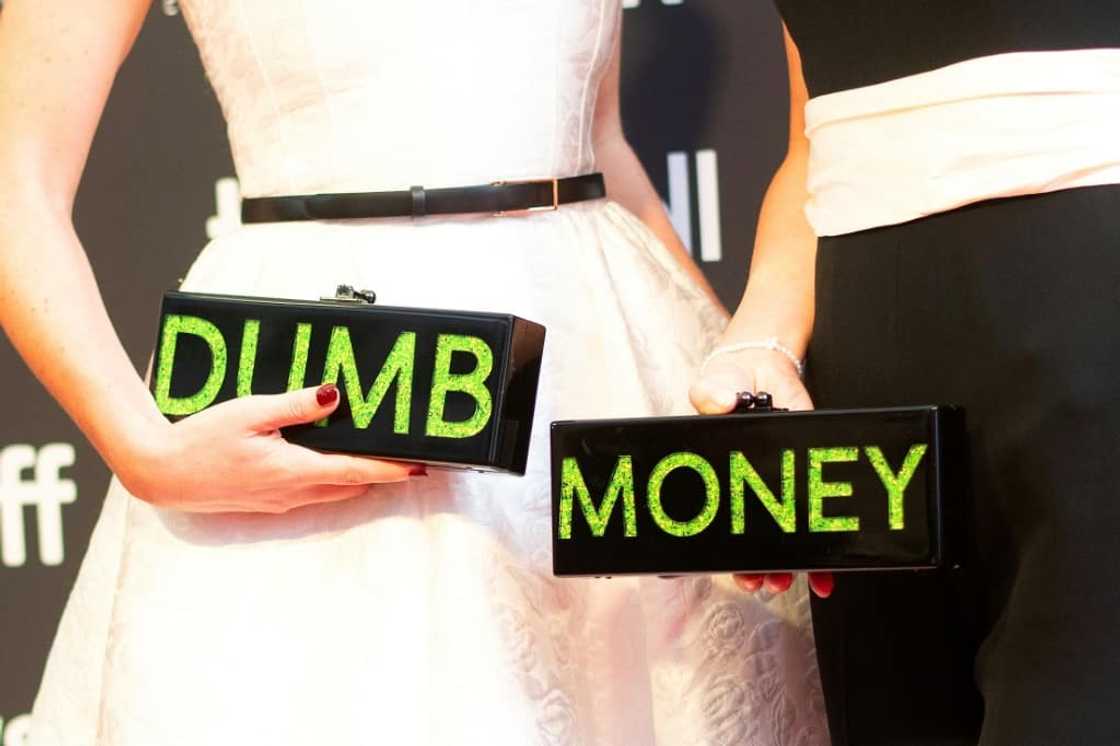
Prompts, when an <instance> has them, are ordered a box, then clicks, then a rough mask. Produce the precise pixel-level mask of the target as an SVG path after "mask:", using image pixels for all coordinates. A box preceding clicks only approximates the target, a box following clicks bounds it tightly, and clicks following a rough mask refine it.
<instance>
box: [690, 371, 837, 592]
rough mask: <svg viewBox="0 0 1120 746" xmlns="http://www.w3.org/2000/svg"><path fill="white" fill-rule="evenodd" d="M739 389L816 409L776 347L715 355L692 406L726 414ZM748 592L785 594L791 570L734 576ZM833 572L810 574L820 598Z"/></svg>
mask: <svg viewBox="0 0 1120 746" xmlns="http://www.w3.org/2000/svg"><path fill="white" fill-rule="evenodd" d="M740 391H750V392H752V393H753V392H759V391H766V392H769V393H770V394H771V395H772V396H773V397H774V406H775V407H781V408H784V409H791V410H808V409H812V408H813V400H812V399H811V398H809V392H808V391H806V390H805V386H804V384H802V383H801V377H800V376H799V375H798V373H797V368H796V367H794V364H793V362H792V361H791V360H789V359H788V358H787V357H786V356H785V355H783V354H782V353H780V352H776V351H774V350H765V349H759V350H741V351H739V352H728V353H724V354H720V355H716V356H715V357H713V358H712V359H711V360H709V361H708V363H707V364H706V365H705V366H704V367H703V368H702V369H701V371H700V375H699V377H698V378H697V379H696V381H695V382H694V383H693V384H692V388H691V389H690V390H689V392H688V396H689V399H690V400H691V401H692V406H693V407H695V408H696V411H698V412H700V413H701V414H726V413H728V412H730V411H731V410H732V409H734V408H735V404H736V400H737V396H736V395H737V394H738V393H739V392H740ZM735 583H736V585H738V586H739V587H740V588H742V589H743V590H745V591H750V592H752V593H753V592H754V591H757V590H759V589H761V588H766V590H768V591H770V592H771V593H784V592H785V591H787V590H789V588H790V586H791V585H792V584H793V575H792V574H791V573H770V574H768V575H745V574H740V575H736V576H735ZM833 585H834V581H833V577H832V573H828V572H811V573H809V587H810V588H812V589H813V592H814V593H816V594H817V595H818V596H820V597H821V598H827V597H828V596H829V594H831V593H832V588H833Z"/></svg>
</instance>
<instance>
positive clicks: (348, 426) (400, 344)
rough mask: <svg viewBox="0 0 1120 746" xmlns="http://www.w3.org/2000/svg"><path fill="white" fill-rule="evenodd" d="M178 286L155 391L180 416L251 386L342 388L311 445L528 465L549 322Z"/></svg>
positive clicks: (165, 408)
mask: <svg viewBox="0 0 1120 746" xmlns="http://www.w3.org/2000/svg"><path fill="white" fill-rule="evenodd" d="M373 300H374V298H373V294H372V293H369V292H368V291H357V292H356V291H354V290H353V289H352V288H350V287H348V286H340V287H339V289H338V292H337V294H336V296H335V297H334V298H329V299H323V300H321V301H298V300H281V299H273V298H251V297H240V296H228V295H208V294H202V293H184V292H168V293H166V294H165V295H164V298H163V308H162V312H161V314H160V329H159V336H158V339H157V342H156V350H155V363H154V371H153V375H152V383H151V390H152V393H153V395H154V396H155V400H156V404H157V406H158V407H159V410H160V411H161V412H162V413H163V414H164V415H166V416H167V417H169V418H171V419H175V418H180V417H185V416H187V415H190V414H193V413H195V412H198V411H201V410H203V409H205V408H207V407H209V406H211V405H213V404H216V403H218V402H222V401H226V400H228V399H232V398H234V397H238V396H246V395H249V394H274V393H281V392H284V391H290V390H294V389H299V388H303V387H305V386H314V385H318V384H320V383H327V382H334V383H337V385H338V387H339V389H340V391H341V394H342V401H341V404H340V405H339V408H338V409H337V410H336V411H335V413H334V414H332V415H331V416H330V417H329V418H327V419H326V420H323V421H320V422H316V423H314V424H312V425H300V426H296V427H291V428H285V429H284V437H285V438H287V439H288V440H290V441H292V442H293V443H298V444H301V445H304V446H308V447H311V448H316V449H321V450H329V451H345V452H349V453H361V454H369V455H376V456H381V457H384V458H391V459H400V460H408V461H421V462H425V463H429V464H437V465H446V466H456V467H462V468H469V469H475V470H480V471H502V472H512V473H515V474H523V473H524V471H525V461H526V457H527V454H528V450H529V434H530V431H531V429H532V425H533V408H534V404H535V401H536V393H537V382H538V378H539V374H540V364H541V354H542V351H543V347H544V336H545V330H544V327H543V326H541V325H540V324H536V323H533V322H531V321H526V320H525V319H522V318H518V317H516V316H512V315H508V314H495V313H482V312H470V311H445V310H434V309H420V308H400V307H389V306H380V305H377V304H375V303H373V302H372V301H373Z"/></svg>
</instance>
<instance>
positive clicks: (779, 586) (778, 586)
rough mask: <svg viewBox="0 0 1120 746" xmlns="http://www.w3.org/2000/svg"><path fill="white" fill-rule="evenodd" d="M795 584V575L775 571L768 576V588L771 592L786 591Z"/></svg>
mask: <svg viewBox="0 0 1120 746" xmlns="http://www.w3.org/2000/svg"><path fill="white" fill-rule="evenodd" d="M792 585H793V576H792V575H787V574H785V573H775V574H773V575H768V576H767V577H766V590H768V591H770V592H771V593H785V592H786V591H788V590H789V589H790V586H792Z"/></svg>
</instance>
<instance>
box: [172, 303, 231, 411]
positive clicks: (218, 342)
mask: <svg viewBox="0 0 1120 746" xmlns="http://www.w3.org/2000/svg"><path fill="white" fill-rule="evenodd" d="M180 334H193V335H195V336H196V337H200V338H201V339H202V340H203V341H204V342H206V344H207V346H209V348H210V355H211V358H212V360H213V364H212V365H211V367H210V375H208V376H207V378H206V382H205V383H204V384H202V388H200V389H199V390H198V391H197V392H196V393H195V394H193V395H191V396H183V397H173V396H171V367H172V365H173V364H174V362H175V346H176V343H177V341H178V338H179V335H180ZM226 357H227V353H226V340H225V338H223V337H222V333H221V331H219V329H218V327H216V326H215V325H214V324H212V323H210V322H209V321H206V320H205V319H200V318H198V317H197V316H183V315H179V314H169V315H167V316H166V317H165V318H164V320H163V332H162V334H161V338H160V346H159V360H157V361H156V384H155V399H156V406H157V407H158V408H159V411H160V412H162V413H163V414H168V415H189V414H194V413H195V412H199V411H201V410H203V409H205V408H206V407H208V406H210V405H211V404H212V403H213V402H214V400H215V399H216V398H217V397H218V392H219V391H220V390H221V388H222V382H223V381H224V380H225V377H226Z"/></svg>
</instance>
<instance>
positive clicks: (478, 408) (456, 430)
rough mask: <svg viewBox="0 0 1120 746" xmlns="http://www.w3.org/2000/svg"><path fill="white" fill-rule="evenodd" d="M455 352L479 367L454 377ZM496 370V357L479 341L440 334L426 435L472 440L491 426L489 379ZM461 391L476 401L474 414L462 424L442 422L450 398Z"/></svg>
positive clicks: (487, 346)
mask: <svg viewBox="0 0 1120 746" xmlns="http://www.w3.org/2000/svg"><path fill="white" fill-rule="evenodd" d="M456 352H469V353H470V354H471V355H473V356H474V358H475V360H476V361H477V364H476V365H475V368H474V370H472V371H471V372H470V373H452V372H451V357H452V355H454V354H455V353H456ZM493 367H494V353H493V351H491V349H490V346H489V345H487V344H486V342H484V341H483V340H481V339H479V338H478V337H471V336H467V335H463V334H441V335H439V338H438V339H437V341H436V361H435V371H434V375H433V378H432V396H431V399H429V400H428V422H427V426H426V428H425V434H427V435H428V436H430V437H436V438H469V437H471V436H473V435H477V434H478V433H480V432H482V430H483V429H484V428H485V427H486V425H487V424H488V423H489V422H490V414H491V410H492V409H493V401H492V400H491V397H490V390H489V389H487V388H486V379H487V378H488V377H489V376H490V372H491V370H493ZM452 391H459V392H462V393H464V394H467V395H469V396H470V397H472V398H473V399H474V400H475V410H474V414H472V415H471V416H470V417H469V418H468V419H466V420H463V421H462V422H448V421H446V420H445V419H443V410H444V405H445V403H446V400H447V394H448V393H449V392H452Z"/></svg>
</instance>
